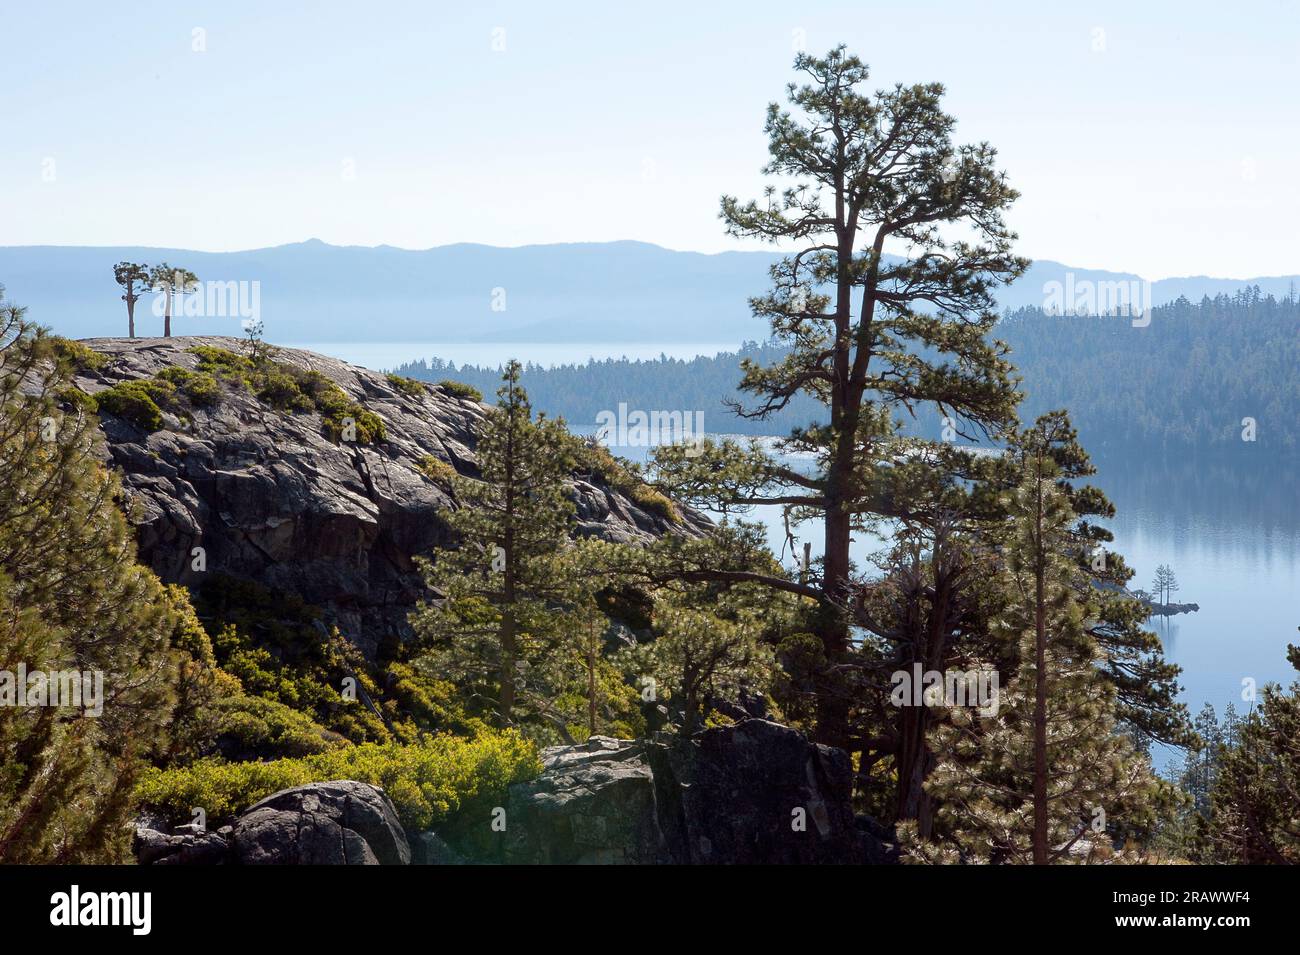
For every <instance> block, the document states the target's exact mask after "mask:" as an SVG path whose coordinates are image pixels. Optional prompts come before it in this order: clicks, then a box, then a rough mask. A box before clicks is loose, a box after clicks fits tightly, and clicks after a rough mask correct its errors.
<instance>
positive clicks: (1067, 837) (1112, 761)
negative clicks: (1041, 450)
mask: <svg viewBox="0 0 1300 955" xmlns="http://www.w3.org/2000/svg"><path fill="white" fill-rule="evenodd" d="M1008 504H1009V508H1010V511H1011V514H1012V515H1013V521H1014V522H1013V525H1012V528H1011V532H1010V534H1009V535H1008V537H1007V540H1006V541H1005V543H1004V545H1003V554H1004V560H1005V566H1004V569H1003V572H1002V581H1001V583H1002V587H1003V589H1004V592H1005V594H1006V596H1007V603H1006V607H1005V609H1004V611H1003V612H1002V614H1001V615H1000V616H999V619H998V620H996V621H995V627H994V633H1001V634H1003V635H1004V640H1005V642H1006V646H1007V649H1008V651H1009V653H1008V659H1009V660H1010V663H1009V666H1010V667H1011V670H1010V673H1009V677H1010V678H1009V679H1006V678H1005V677H1004V680H1003V681H1002V682H1003V690H1002V692H1001V694H1000V700H999V707H998V712H997V714H996V716H993V717H982V716H979V715H976V714H975V713H972V712H971V711H970V710H967V709H960V708H954V709H953V710H952V712H951V714H950V719H948V720H946V721H945V722H944V723H942V724H940V726H939V727H938V728H937V729H936V731H935V733H934V736H933V743H932V745H933V747H934V750H935V752H936V753H937V754H938V755H939V758H938V763H937V765H936V767H935V769H934V772H933V773H932V774H931V776H930V779H929V781H928V783H927V789H928V791H929V792H930V794H931V795H932V796H933V798H934V799H935V800H936V802H937V804H938V807H939V808H938V812H937V819H936V823H935V839H934V840H932V841H925V840H923V839H922V838H920V835H919V833H917V832H916V831H915V830H914V829H913V828H911V827H908V828H907V829H906V832H907V837H908V839H909V841H910V842H911V846H912V848H911V852H912V855H913V858H915V859H917V860H922V861H941V860H942V861H956V860H963V861H972V862H1007V863H1028V862H1033V863H1036V864H1047V863H1053V862H1060V861H1074V860H1081V861H1091V860H1093V859H1098V858H1110V857H1111V856H1112V855H1113V854H1114V850H1113V846H1112V842H1113V840H1114V838H1115V837H1116V833H1117V832H1118V831H1121V830H1122V831H1130V832H1132V831H1139V832H1145V831H1148V830H1149V829H1150V828H1151V826H1152V825H1154V823H1155V822H1156V821H1157V819H1158V818H1159V817H1160V816H1161V814H1162V813H1165V812H1167V809H1168V806H1169V804H1170V802H1171V799H1172V795H1171V787H1169V786H1168V784H1165V783H1163V782H1161V781H1159V780H1157V779H1156V778H1155V777H1154V776H1153V775H1152V774H1151V772H1150V767H1149V764H1148V760H1147V758H1146V756H1145V754H1141V753H1138V752H1136V751H1135V750H1134V748H1133V745H1132V742H1131V741H1130V739H1129V738H1128V737H1127V736H1126V735H1125V734H1122V733H1120V732H1118V731H1117V726H1116V721H1115V691H1114V688H1113V687H1112V686H1111V685H1110V684H1109V683H1108V682H1107V681H1106V680H1105V679H1104V677H1103V676H1102V674H1101V672H1100V671H1099V669H1098V666H1097V664H1098V659H1097V658H1098V656H1099V655H1100V652H1099V650H1098V647H1097V645H1096V642H1095V640H1093V639H1092V638H1091V636H1090V635H1089V633H1088V631H1087V628H1086V626H1085V623H1086V621H1087V619H1088V617H1089V615H1090V613H1091V612H1092V610H1093V609H1094V608H1092V607H1090V606H1088V605H1087V604H1085V603H1082V602H1081V601H1080V600H1079V598H1078V592H1079V591H1078V589H1077V587H1076V586H1075V577H1076V575H1077V574H1078V573H1079V570H1078V566H1077V564H1076V563H1075V561H1074V560H1073V559H1072V557H1071V556H1070V550H1069V547H1068V544H1069V540H1070V529H1071V525H1072V523H1073V520H1074V514H1073V512H1072V511H1071V509H1070V507H1069V504H1068V501H1067V499H1066V497H1065V495H1064V494H1063V493H1062V491H1061V490H1060V489H1059V488H1058V487H1057V485H1056V473H1055V466H1054V464H1052V462H1051V461H1050V460H1049V459H1048V458H1047V457H1046V456H1045V455H1043V456H1038V457H1036V458H1035V459H1034V460H1033V461H1032V462H1031V463H1030V466H1029V467H1027V468H1026V470H1025V473H1024V478H1023V480H1022V483H1021V485H1020V486H1019V487H1018V488H1017V489H1016V490H1015V492H1014V493H1013V494H1012V495H1011V497H1010V499H1009V501H1008ZM1076 847H1077V848H1076Z"/></svg>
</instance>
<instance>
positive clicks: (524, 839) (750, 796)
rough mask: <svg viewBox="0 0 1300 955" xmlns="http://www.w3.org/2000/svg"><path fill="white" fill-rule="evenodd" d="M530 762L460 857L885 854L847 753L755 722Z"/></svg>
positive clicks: (599, 744)
mask: <svg viewBox="0 0 1300 955" xmlns="http://www.w3.org/2000/svg"><path fill="white" fill-rule="evenodd" d="M542 763H543V767H544V769H543V772H542V774H541V775H540V776H538V777H537V778H536V779H534V780H531V781H529V782H526V783H519V784H516V785H515V786H512V787H511V789H510V792H509V795H508V798H507V801H506V806H505V807H504V808H505V809H506V816H505V819H506V822H507V825H506V829H505V832H504V833H501V838H500V840H499V841H498V842H497V843H495V845H492V844H487V843H485V842H484V839H483V832H484V830H485V826H484V825H483V824H482V823H481V821H480V822H479V823H478V824H477V825H476V826H475V828H474V833H475V836H474V839H473V844H472V845H471V844H467V843H465V842H461V843H460V847H461V848H462V849H463V850H464V854H465V855H466V856H469V857H471V858H477V859H479V860H481V861H504V862H508V863H523V864H538V863H639V864H645V863H682V864H731V865H735V864H742V865H743V864H773V863H880V862H887V861H891V855H892V853H891V851H890V846H889V845H888V844H887V843H886V842H885V841H884V840H883V839H882V838H881V836H883V835H884V833H882V832H881V831H880V830H879V829H873V828H872V826H871V824H870V822H869V820H866V819H865V818H863V819H857V818H855V817H854V813H853V809H852V803H851V795H852V776H853V771H852V765H851V763H850V761H849V758H848V756H847V754H845V753H844V752H843V751H842V750H838V749H834V748H831V747H828V746H822V745H819V744H816V743H813V742H810V741H809V740H808V739H807V738H806V737H805V736H804V735H803V734H802V733H800V732H798V731H797V730H794V729H791V728H789V727H787V726H781V725H779V724H777V723H772V722H769V721H767V720H761V719H747V720H744V721H742V722H740V723H737V724H736V725H733V726H727V727H719V728H715V729H709V730H706V731H704V732H702V733H699V734H697V735H696V736H694V737H693V738H691V739H686V740H683V739H680V738H678V737H674V736H666V735H665V736H662V737H660V738H659V739H657V740H655V741H649V742H647V741H626V740H614V739H608V738H604V737H593V738H592V739H590V740H588V741H587V742H585V743H583V744H581V745H578V746H557V747H551V748H549V749H547V750H545V751H544V752H543V754H542ZM446 835H447V837H448V838H449V839H451V840H452V841H456V839H457V836H458V834H457V833H454V832H449V833H447V834H446ZM430 861H433V860H430Z"/></svg>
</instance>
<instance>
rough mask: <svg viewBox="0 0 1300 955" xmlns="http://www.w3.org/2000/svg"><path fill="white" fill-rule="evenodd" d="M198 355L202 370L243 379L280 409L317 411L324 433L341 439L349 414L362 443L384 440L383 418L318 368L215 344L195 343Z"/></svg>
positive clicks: (220, 375)
mask: <svg viewBox="0 0 1300 955" xmlns="http://www.w3.org/2000/svg"><path fill="white" fill-rule="evenodd" d="M190 352H191V354H194V355H197V356H198V359H199V371H201V372H206V373H208V374H211V375H215V376H217V377H219V378H227V379H230V380H232V381H236V382H239V383H241V384H242V385H243V387H245V388H247V389H248V390H249V391H251V392H252V393H253V394H255V395H256V396H257V398H258V400H259V401H262V402H264V403H266V404H267V405H270V406H271V407H272V408H275V409H277V410H279V411H286V412H298V411H302V412H307V411H316V412H318V413H319V414H320V416H321V423H322V424H323V425H324V427H325V433H326V434H328V435H329V436H330V438H331V439H333V440H335V441H338V440H339V439H340V438H343V437H344V436H345V435H346V432H347V425H348V420H349V419H351V421H352V423H353V425H354V428H355V440H356V441H357V442H358V443H360V444H371V443H373V442H375V441H383V440H384V439H385V438H386V437H387V435H386V433H385V431H384V422H383V420H382V419H381V418H380V417H379V416H378V415H377V414H375V413H374V412H373V411H367V410H366V409H365V408H363V407H362V406H361V405H360V404H358V403H357V402H356V401H353V400H352V399H351V398H350V397H349V396H348V394H347V392H345V391H344V390H343V389H342V388H340V387H339V386H338V385H336V384H335V383H334V382H332V381H330V379H329V378H327V377H325V376H324V375H322V374H321V373H320V372H318V371H311V370H304V369H302V368H299V367H297V366H296V365H291V364H288V363H286V362H279V361H275V360H273V359H271V358H267V357H262V358H260V359H258V360H254V359H253V358H251V357H249V356H247V355H239V354H236V353H235V352H232V351H227V350H226V349H224V348H216V347H214V346H212V345H198V346H196V347H194V348H191V349H190Z"/></svg>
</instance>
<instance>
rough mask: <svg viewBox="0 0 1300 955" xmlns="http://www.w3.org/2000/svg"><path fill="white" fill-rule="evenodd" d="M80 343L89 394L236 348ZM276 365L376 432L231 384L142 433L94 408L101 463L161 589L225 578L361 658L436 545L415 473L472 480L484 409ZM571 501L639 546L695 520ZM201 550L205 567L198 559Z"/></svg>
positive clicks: (379, 379)
mask: <svg viewBox="0 0 1300 955" xmlns="http://www.w3.org/2000/svg"><path fill="white" fill-rule="evenodd" d="M84 344H86V345H88V346H89V347H90V348H92V349H94V350H95V351H97V352H99V353H100V354H102V355H104V356H107V357H108V359H109V361H108V363H107V364H106V365H105V366H104V367H103V368H100V369H98V370H96V371H85V372H83V373H82V374H81V375H79V377H78V378H77V385H78V387H80V388H81V389H82V390H83V391H85V392H87V393H90V394H95V393H97V392H100V391H102V390H104V389H105V388H108V387H110V386H112V385H114V384H116V383H118V382H121V381H127V380H134V379H142V378H149V377H152V376H153V375H155V374H157V373H158V372H159V371H161V370H163V369H164V368H169V367H181V368H186V369H194V368H195V367H196V366H197V364H198V357H197V356H196V355H194V354H193V352H192V351H191V349H193V348H194V347H195V346H198V345H214V346H217V347H220V348H225V349H228V350H231V351H242V350H243V348H244V345H243V343H242V342H240V341H239V340H237V339H232V338H207V337H180V338H165V339H164V338H149V339H120V338H111V339H110V338H105V339H88V340H86V341H85V342H84ZM276 358H277V360H278V361H282V362H285V363H288V364H291V365H295V366H298V367H300V368H304V369H310V370H314V371H317V372H319V373H321V374H323V375H324V376H326V377H327V378H329V379H330V380H331V381H333V382H334V383H335V384H337V385H338V386H339V387H340V388H342V389H343V391H344V392H346V393H347V394H348V395H349V396H350V397H351V398H352V399H354V400H356V401H357V402H359V403H360V404H361V405H362V406H363V407H364V408H366V409H367V410H369V411H372V412H374V413H375V414H377V415H379V417H380V418H381V419H382V420H383V422H384V426H385V431H386V435H387V439H386V440H384V441H381V442H376V443H374V444H370V445H361V444H357V443H349V442H336V441H334V440H332V439H331V438H330V437H328V436H327V434H326V431H325V429H324V428H323V426H322V421H321V418H320V416H319V415H318V414H315V413H312V412H299V413H284V412H279V411H275V410H273V409H271V408H269V407H268V406H266V405H265V404H264V403H262V402H261V401H259V400H258V399H257V398H256V397H255V396H254V395H252V394H250V393H248V392H247V391H246V390H244V389H242V388H238V387H233V386H229V385H227V386H225V387H223V389H222V391H221V394H220V398H219V400H218V401H217V403H216V404H214V405H212V406H211V407H196V408H194V409H193V419H192V421H188V422H186V421H182V420H180V419H178V418H176V417H174V416H172V415H164V427H163V429H162V430H159V431H155V432H152V433H149V432H146V431H144V430H143V429H141V428H140V427H138V426H137V425H135V424H133V423H132V422H130V421H127V420H124V419H121V418H118V417H115V416H114V415H112V414H109V413H107V412H101V415H100V417H101V420H102V424H103V431H104V434H105V436H106V438H107V448H108V455H109V459H110V463H111V464H112V466H113V467H115V468H116V469H117V470H118V471H119V472H120V473H121V477H122V484H123V487H124V489H125V492H126V495H127V497H128V499H129V501H130V503H131V504H132V505H133V506H134V509H135V520H136V522H137V526H138V534H137V537H138V540H139V546H140V556H141V559H142V561H143V562H145V563H147V564H148V565H149V566H151V567H152V568H153V569H154V570H155V571H156V572H157V573H158V574H159V576H161V577H162V578H163V579H164V580H166V581H169V582H179V583H183V584H186V585H189V586H197V585H200V584H202V583H203V582H204V580H206V579H211V577H212V576H213V575H219V574H224V575H229V576H232V577H234V578H237V579H243V580H249V581H254V582H256V583H258V584H260V585H262V586H264V587H267V588H270V589H271V590H273V591H281V592H284V593H288V594H292V595H294V596H296V597H299V598H301V599H302V600H304V601H306V602H307V603H308V604H310V605H313V606H315V607H319V608H320V609H321V610H322V611H323V613H324V618H325V621H326V623H328V624H330V625H334V626H338V628H339V630H340V631H341V632H342V633H343V634H344V636H346V637H347V638H348V639H350V640H352V641H353V642H354V643H355V644H357V645H358V646H359V647H361V649H362V650H363V651H365V652H366V653H368V654H372V655H373V654H374V653H375V652H376V650H377V648H378V647H379V646H380V644H381V643H383V642H385V641H387V640H399V641H400V640H405V639H407V638H409V636H410V627H409V624H408V622H407V615H408V614H409V613H410V612H411V610H412V609H414V607H415V605H416V603H417V602H418V601H419V600H420V599H422V598H425V597H428V596H429V594H428V593H427V591H426V588H425V587H424V584H423V581H422V579H421V576H420V574H419V573H418V571H417V568H416V565H415V558H416V557H417V556H418V555H421V554H426V553H428V552H429V551H430V550H431V549H432V548H434V547H437V546H440V545H444V544H446V543H447V542H448V539H447V528H446V526H445V525H444V524H443V522H442V521H441V520H439V518H438V516H437V512H438V511H439V510H440V509H443V508H447V507H449V506H452V504H453V502H452V501H451V499H450V498H449V496H448V494H447V491H446V490H445V489H444V488H443V487H441V486H440V485H439V484H438V483H437V482H436V481H434V480H432V479H430V478H429V477H427V476H425V474H424V473H422V471H421V468H420V464H421V462H422V460H423V459H425V458H426V457H428V456H431V457H433V458H435V459H437V460H438V461H440V462H443V463H445V464H448V465H450V466H451V467H452V468H454V469H455V470H456V471H457V472H459V473H461V474H465V475H469V476H474V475H475V474H476V473H477V462H476V459H475V455H474V448H475V444H476V433H477V429H478V427H479V425H480V424H481V422H482V420H483V416H484V413H485V409H484V406H483V405H481V404H479V403H478V402H475V401H472V400H469V399H466V398H461V397H457V396H456V395H453V394H450V393H448V392H446V391H444V390H443V389H440V388H438V387H437V386H431V387H428V388H417V389H403V388H400V387H396V386H395V385H394V384H393V383H392V382H390V381H389V380H388V378H387V376H386V375H384V374H383V373H380V372H375V371H371V370H369V369H365V368H359V367H357V366H355V365H351V364H348V363H347V362H343V361H339V360H337V359H334V358H328V357H326V356H324V355H318V354H315V353H313V352H307V351H298V350H294V349H279V350H278V353H277V355H276ZM408 392H410V393H408ZM572 495H573V497H574V500H575V503H576V506H577V511H578V526H577V532H578V533H579V534H584V535H596V536H601V537H604V538H607V539H609V540H614V541H621V542H635V541H646V540H650V539H652V538H654V537H657V536H660V535H663V534H666V533H687V534H694V533H699V532H700V531H701V530H702V529H703V528H704V527H705V526H706V525H707V521H706V519H705V518H703V517H702V516H701V515H699V514H698V513H696V512H694V511H691V510H690V509H688V508H681V509H680V510H681V512H682V515H683V521H682V523H681V524H673V523H672V522H670V521H669V520H668V519H667V518H665V517H663V516H662V515H660V514H658V513H655V512H652V511H647V510H645V509H643V508H641V507H638V506H637V505H636V504H635V503H634V502H632V501H631V500H630V499H629V498H627V497H626V496H624V495H622V494H620V493H618V492H617V491H614V490H612V489H610V488H609V487H606V486H603V485H600V484H598V483H593V482H592V481H589V480H583V479H581V477H580V476H575V479H574V481H573V484H572ZM200 547H201V548H202V549H203V558H204V565H203V569H202V570H199V569H196V568H195V560H194V556H195V553H194V549H195V548H200ZM205 575H206V576H205Z"/></svg>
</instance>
